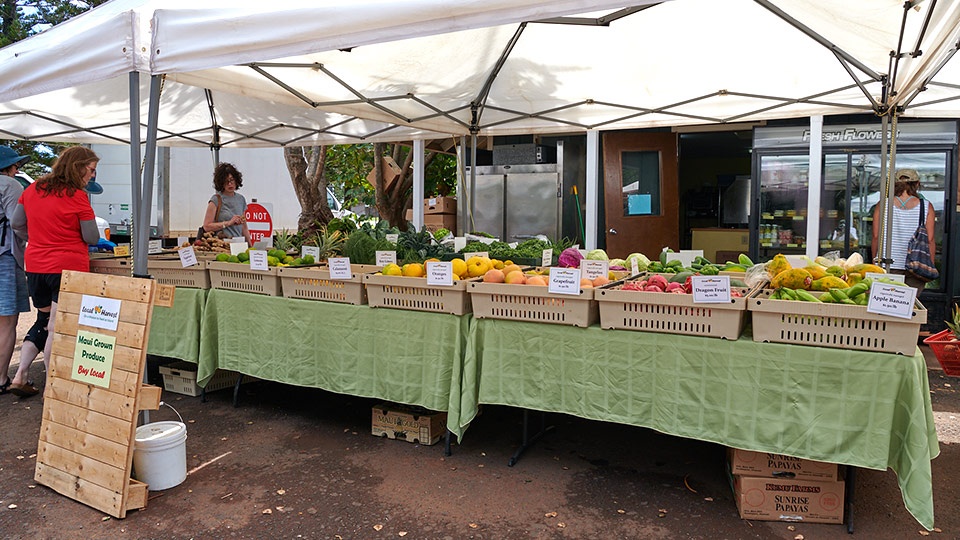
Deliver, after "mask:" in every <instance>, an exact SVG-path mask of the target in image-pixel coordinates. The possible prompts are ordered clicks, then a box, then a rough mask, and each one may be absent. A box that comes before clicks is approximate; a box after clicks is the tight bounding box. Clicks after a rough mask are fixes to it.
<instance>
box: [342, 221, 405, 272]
mask: <svg viewBox="0 0 960 540" xmlns="http://www.w3.org/2000/svg"><path fill="white" fill-rule="evenodd" d="M394 249H396V246H394V244H393V242H390V241H389V240H387V239H386V237H385V235H384V236H383V237H380V236H379V232H378V231H377V230H376V229H374V228H372V227H370V228H367V229H363V228H360V229H357V230H356V231H354V232H353V233H352V234H350V236H348V237H347V241H346V242H344V244H343V255H344V256H345V257H349V258H350V262H351V263H354V264H376V262H377V251H392V250H394Z"/></svg>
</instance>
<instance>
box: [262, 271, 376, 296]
mask: <svg viewBox="0 0 960 540" xmlns="http://www.w3.org/2000/svg"><path fill="white" fill-rule="evenodd" d="M350 270H351V272H352V273H353V277H352V278H351V279H348V280H345V279H331V278H330V270H329V269H328V268H327V267H326V266H308V267H293V266H285V267H281V268H280V271H279V274H280V282H281V288H282V289H283V296H284V297H286V298H302V299H305V300H320V301H323V302H338V303H341V304H353V305H361V304H366V303H367V290H366V289H365V288H364V286H363V274H365V273H368V272H376V271H377V270H380V267H379V266H375V265H370V264H352V265H350Z"/></svg>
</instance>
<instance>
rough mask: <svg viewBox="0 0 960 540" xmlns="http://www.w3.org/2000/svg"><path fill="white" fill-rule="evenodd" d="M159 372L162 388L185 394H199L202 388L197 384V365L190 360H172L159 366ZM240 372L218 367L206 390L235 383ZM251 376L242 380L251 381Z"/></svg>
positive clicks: (210, 390)
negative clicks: (161, 376)
mask: <svg viewBox="0 0 960 540" xmlns="http://www.w3.org/2000/svg"><path fill="white" fill-rule="evenodd" d="M160 373H161V374H162V375H163V389H164V390H166V391H168V392H174V393H176V394H184V395H187V396H199V395H200V392H202V391H203V390H204V388H201V387H200V386H199V385H198V384H197V365H196V364H191V363H190V362H173V363H172V364H167V365H165V366H160ZM239 376H240V374H239V373H237V372H236V371H229V370H226V369H218V370H217V371H216V372H214V374H213V377H212V378H211V379H210V382H208V383H207V386H206V388H205V389H206V391H207V392H215V391H217V390H223V389H224V388H230V387H231V386H233V385H234V384H236V383H237V377H239ZM253 380H254V379H253V378H252V377H244V378H243V381H244V382H251V381H253Z"/></svg>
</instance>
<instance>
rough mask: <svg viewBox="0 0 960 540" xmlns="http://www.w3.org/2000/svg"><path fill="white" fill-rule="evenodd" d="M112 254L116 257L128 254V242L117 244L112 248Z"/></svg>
mask: <svg viewBox="0 0 960 540" xmlns="http://www.w3.org/2000/svg"><path fill="white" fill-rule="evenodd" d="M113 254H114V255H116V256H118V257H126V256H127V255H130V244H117V245H116V246H115V247H114V248H113Z"/></svg>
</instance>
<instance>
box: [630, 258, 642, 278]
mask: <svg viewBox="0 0 960 540" xmlns="http://www.w3.org/2000/svg"><path fill="white" fill-rule="evenodd" d="M639 273H640V263H639V261H637V258H636V257H634V258H632V259H630V275H631V276H635V275H637V274H639Z"/></svg>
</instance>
